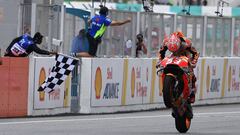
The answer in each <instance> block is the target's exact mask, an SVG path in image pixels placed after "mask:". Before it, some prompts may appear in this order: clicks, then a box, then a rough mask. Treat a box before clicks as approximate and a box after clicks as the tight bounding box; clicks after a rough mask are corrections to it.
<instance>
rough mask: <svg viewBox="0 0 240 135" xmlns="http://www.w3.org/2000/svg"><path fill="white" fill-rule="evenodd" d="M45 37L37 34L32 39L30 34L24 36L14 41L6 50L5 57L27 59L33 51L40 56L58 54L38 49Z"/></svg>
mask: <svg viewBox="0 0 240 135" xmlns="http://www.w3.org/2000/svg"><path fill="white" fill-rule="evenodd" d="M42 39H43V36H42V35H41V33H39V32H37V33H36V34H35V35H34V37H33V38H32V37H31V36H30V35H28V34H23V35H22V36H20V37H17V38H15V39H13V40H12V42H11V43H10V45H9V46H8V48H7V49H6V52H5V55H4V56H9V57H26V56H28V55H29V54H30V53H32V52H33V51H34V52H36V53H39V54H45V55H50V54H57V53H56V52H49V51H45V50H42V49H40V48H38V47H37V44H41V43H42Z"/></svg>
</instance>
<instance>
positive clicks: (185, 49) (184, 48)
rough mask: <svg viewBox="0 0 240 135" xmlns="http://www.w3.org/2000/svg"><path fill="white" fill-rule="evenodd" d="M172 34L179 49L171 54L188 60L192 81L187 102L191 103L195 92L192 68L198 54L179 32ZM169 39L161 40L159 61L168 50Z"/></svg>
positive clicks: (189, 41) (193, 100)
mask: <svg viewBox="0 0 240 135" xmlns="http://www.w3.org/2000/svg"><path fill="white" fill-rule="evenodd" d="M173 34H176V35H177V36H178V37H179V39H180V41H181V43H180V48H179V49H178V51H176V52H173V55H174V56H187V57H188V58H189V60H190V61H189V64H190V65H189V67H190V76H191V80H192V87H191V88H190V92H189V93H190V95H189V101H190V102H191V103H194V102H195V93H196V91H197V89H196V85H195V83H196V76H195V74H194V71H193V68H195V67H196V64H197V61H198V58H199V52H198V51H197V50H196V49H195V48H194V47H193V46H192V42H191V40H190V39H188V38H186V37H184V36H183V34H182V33H181V32H175V33H173ZM168 40H169V38H168V37H166V38H165V39H164V40H163V44H162V46H161V48H160V50H159V53H160V61H161V60H163V59H164V57H165V53H166V51H167V50H168V47H167V43H168ZM190 53H191V54H192V57H191V56H190Z"/></svg>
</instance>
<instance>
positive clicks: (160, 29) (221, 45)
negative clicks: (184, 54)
mask: <svg viewBox="0 0 240 135" xmlns="http://www.w3.org/2000/svg"><path fill="white" fill-rule="evenodd" d="M109 16H110V18H112V19H113V20H123V19H127V18H128V17H130V18H131V19H132V22H131V23H130V24H126V25H124V26H119V27H110V28H108V31H107V34H105V36H104V39H103V43H102V45H101V46H99V47H100V49H99V52H98V55H99V56H106V57H112V56H116V57H125V56H130V57H135V50H136V46H135V44H136V34H138V33H141V34H143V36H144V39H145V40H144V41H145V44H146V46H147V48H148V53H147V55H146V56H145V57H157V53H158V50H159V48H160V46H161V43H162V41H163V39H164V37H166V36H167V35H169V34H170V33H172V32H174V31H182V32H183V33H184V34H185V36H187V37H189V38H190V39H191V40H192V42H193V46H195V47H196V48H197V50H198V51H199V52H200V55H201V56H203V57H212V56H216V57H224V56H228V57H231V56H240V52H239V51H240V50H239V42H240V40H239V39H240V34H239V33H240V32H239V29H240V27H239V26H240V20H239V18H231V17H221V18H219V17H208V16H187V15H175V14H161V13H145V12H124V11H114V10H113V11H111V12H110V14H109ZM129 40H130V41H131V45H130V46H129V44H128V43H129ZM116 50H118V51H116Z"/></svg>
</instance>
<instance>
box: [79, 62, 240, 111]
mask: <svg viewBox="0 0 240 135" xmlns="http://www.w3.org/2000/svg"><path fill="white" fill-rule="evenodd" d="M156 62H157V59H151V58H146V59H144V58H142V59H135V58H128V59H127V58H125V59H122V58H109V59H104V58H93V59H90V58H84V59H82V65H81V66H82V67H81V69H82V74H81V84H82V85H81V90H80V91H81V93H80V111H79V113H105V112H118V111H133V110H147V109H154V108H163V107H164V105H163V100H162V80H161V78H159V77H158V76H157V75H156V69H155V65H156ZM239 70H240V58H223V57H221V58H220V57H219V58H217V57H216V58H201V59H200V60H199V63H198V65H197V67H196V68H195V74H196V77H197V79H198V81H197V88H198V91H197V95H196V97H197V101H196V103H195V105H205V104H221V103H240V88H239V87H240V71H239Z"/></svg>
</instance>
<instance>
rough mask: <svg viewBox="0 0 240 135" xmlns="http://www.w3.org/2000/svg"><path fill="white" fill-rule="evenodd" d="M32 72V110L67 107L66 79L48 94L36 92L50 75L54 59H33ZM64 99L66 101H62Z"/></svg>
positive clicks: (67, 87)
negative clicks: (33, 67) (33, 68)
mask: <svg viewBox="0 0 240 135" xmlns="http://www.w3.org/2000/svg"><path fill="white" fill-rule="evenodd" d="M34 60H35V70H34V72H35V73H34V74H35V76H34V107H33V108H34V109H51V108H61V107H67V104H69V103H67V102H68V100H69V99H67V95H69V90H70V86H71V85H70V82H69V81H68V80H69V79H70V78H68V79H67V81H66V82H67V85H66V86H65V84H66V83H62V84H61V85H60V86H58V87H57V88H56V89H55V90H54V91H53V92H51V93H50V94H49V93H48V92H44V91H43V92H38V91H37V89H38V88H39V86H40V85H41V84H42V83H43V82H44V80H45V79H46V77H47V76H48V75H49V74H50V72H51V69H52V67H53V66H54V64H55V58H54V57H52V58H49V57H46V58H35V59H34ZM64 98H66V99H64Z"/></svg>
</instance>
